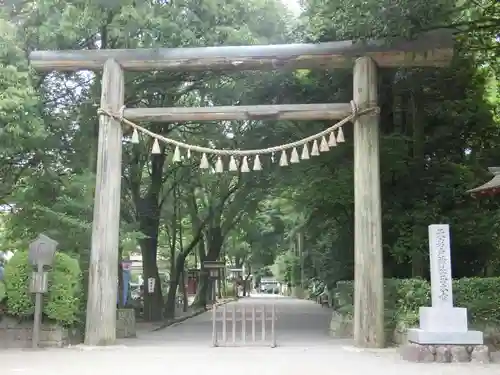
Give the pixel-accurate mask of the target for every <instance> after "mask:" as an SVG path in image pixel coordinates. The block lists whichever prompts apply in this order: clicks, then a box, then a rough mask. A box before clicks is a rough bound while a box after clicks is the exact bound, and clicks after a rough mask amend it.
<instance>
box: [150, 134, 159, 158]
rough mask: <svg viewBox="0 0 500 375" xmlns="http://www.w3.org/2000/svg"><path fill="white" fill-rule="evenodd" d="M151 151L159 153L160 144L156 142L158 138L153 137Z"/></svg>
mask: <svg viewBox="0 0 500 375" xmlns="http://www.w3.org/2000/svg"><path fill="white" fill-rule="evenodd" d="M151 153H152V154H156V155H158V154H161V149H160V144H159V143H158V140H157V139H156V138H155V140H154V142H153V147H152V148H151Z"/></svg>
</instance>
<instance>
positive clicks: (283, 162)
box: [280, 150, 288, 167]
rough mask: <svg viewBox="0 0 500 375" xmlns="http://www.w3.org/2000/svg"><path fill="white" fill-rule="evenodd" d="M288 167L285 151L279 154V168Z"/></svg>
mask: <svg viewBox="0 0 500 375" xmlns="http://www.w3.org/2000/svg"><path fill="white" fill-rule="evenodd" d="M287 165H288V157H287V156H286V150H283V151H282V152H281V157H280V167H286V166H287Z"/></svg>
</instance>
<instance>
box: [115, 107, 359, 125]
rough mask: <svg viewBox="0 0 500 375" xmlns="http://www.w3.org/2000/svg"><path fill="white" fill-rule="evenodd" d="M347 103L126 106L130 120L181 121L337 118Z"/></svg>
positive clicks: (344, 113) (346, 111) (347, 112)
mask: <svg viewBox="0 0 500 375" xmlns="http://www.w3.org/2000/svg"><path fill="white" fill-rule="evenodd" d="M351 113H352V112H351V106H350V104H345V103H333V104H281V105H249V106H223V107H172V108H127V109H125V111H124V113H123V115H124V117H125V118H126V119H128V120H130V121H153V122H183V121H224V120H339V119H343V118H345V117H347V116H349V115H350V114H351Z"/></svg>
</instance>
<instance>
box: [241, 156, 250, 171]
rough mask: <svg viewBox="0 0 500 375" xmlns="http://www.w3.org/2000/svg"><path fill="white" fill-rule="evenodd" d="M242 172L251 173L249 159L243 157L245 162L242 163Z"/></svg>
mask: <svg viewBox="0 0 500 375" xmlns="http://www.w3.org/2000/svg"><path fill="white" fill-rule="evenodd" d="M241 172H250V168H248V157H246V156H243V161H242V162H241Z"/></svg>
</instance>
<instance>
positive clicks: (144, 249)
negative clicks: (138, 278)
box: [140, 226, 163, 321]
mask: <svg viewBox="0 0 500 375" xmlns="http://www.w3.org/2000/svg"><path fill="white" fill-rule="evenodd" d="M155 228H156V232H157V231H158V227H157V226H156V227H155ZM149 229H150V233H149V235H151V234H152V233H151V232H152V231H153V230H154V228H149ZM143 233H145V234H146V232H144V231H143ZM140 245H141V253H142V270H143V275H144V284H145V285H144V319H145V320H147V321H159V320H162V319H163V297H162V292H161V280H160V275H159V273H158V265H157V262H156V249H157V246H158V233H156V234H153V235H152V236H151V237H149V238H144V239H142V240H141V241H140ZM151 277H153V278H154V279H155V289H154V292H153V293H149V291H148V280H149V278H151Z"/></svg>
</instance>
